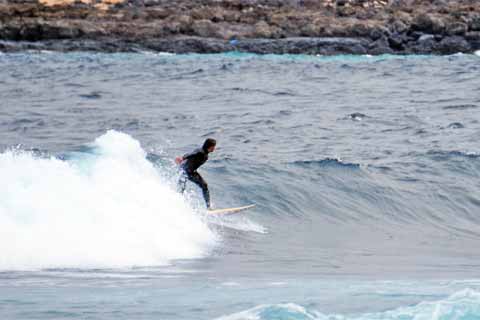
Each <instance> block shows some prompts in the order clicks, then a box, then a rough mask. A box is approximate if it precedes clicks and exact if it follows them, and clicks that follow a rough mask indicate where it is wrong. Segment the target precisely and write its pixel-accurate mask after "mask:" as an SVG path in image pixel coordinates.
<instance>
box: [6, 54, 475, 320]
mask: <svg viewBox="0 0 480 320" xmlns="http://www.w3.org/2000/svg"><path fill="white" fill-rule="evenodd" d="M0 70H1V75H0V98H1V99H0V136H1V138H2V139H1V140H0V148H1V150H2V153H1V155H0V176H1V177H2V186H1V187H0V194H1V196H0V243H1V244H0V252H2V255H1V257H0V270H2V271H1V272H0V315H2V317H1V318H4V319H75V318H78V319H215V318H219V317H222V318H221V319H358V320H360V319H362V320H363V319H398V320H400V319H402V320H403V319H439V320H440V319H442V320H450V319H462V320H470V319H480V285H479V283H480V282H479V281H478V280H476V279H478V278H479V276H480V274H479V270H480V269H479V267H480V254H479V252H478V247H479V244H480V215H479V212H480V211H479V209H480V182H479V178H480V153H479V147H478V141H479V138H480V122H479V121H480V81H479V79H478V78H479V77H478V75H479V72H480V59H479V57H478V56H475V55H454V56H447V57H433V56H406V57H394V56H380V57H352V56H339V57H329V58H327V57H310V56H256V55H244V54H242V55H240V54H226V55H184V56H174V55H155V54H110V55H106V54H91V53H71V54H57V53H22V54H3V55H0ZM207 137H214V138H216V139H217V140H218V143H219V144H218V150H217V151H216V152H215V153H214V154H213V155H212V156H211V159H210V161H209V162H208V163H207V164H206V165H205V166H204V167H202V169H201V170H200V171H201V173H202V175H203V176H204V177H205V179H206V180H207V181H208V183H209V186H210V189H211V193H212V198H213V202H214V205H215V207H218V208H223V207H229V206H238V205H243V204H249V203H255V204H257V207H256V209H254V210H251V211H249V212H247V213H245V214H239V215H238V216H231V217H224V218H211V217H207V216H205V212H204V210H203V208H202V206H201V199H200V196H199V193H198V190H196V189H195V188H193V187H192V188H189V192H188V193H187V194H186V196H185V197H182V196H180V195H179V194H177V193H176V192H175V184H176V179H177V174H178V172H177V170H176V167H175V165H174V163H173V158H174V157H175V156H176V155H181V154H183V153H186V152H188V151H191V149H193V148H195V147H197V146H199V145H200V144H201V143H202V142H203V140H204V139H205V138H207Z"/></svg>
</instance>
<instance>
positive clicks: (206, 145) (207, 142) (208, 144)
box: [203, 138, 217, 150]
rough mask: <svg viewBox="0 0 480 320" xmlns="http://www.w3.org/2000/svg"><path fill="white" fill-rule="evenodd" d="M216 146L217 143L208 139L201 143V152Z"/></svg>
mask: <svg viewBox="0 0 480 320" xmlns="http://www.w3.org/2000/svg"><path fill="white" fill-rule="evenodd" d="M216 145H217V141H216V140H215V139H212V138H208V139H207V140H205V142H204V143H203V150H208V149H210V148H211V147H214V146H216Z"/></svg>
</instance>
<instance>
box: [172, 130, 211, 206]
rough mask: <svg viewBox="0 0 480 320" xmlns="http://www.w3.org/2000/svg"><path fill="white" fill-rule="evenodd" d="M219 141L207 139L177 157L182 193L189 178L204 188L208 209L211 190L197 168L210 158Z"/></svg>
mask: <svg viewBox="0 0 480 320" xmlns="http://www.w3.org/2000/svg"><path fill="white" fill-rule="evenodd" d="M216 145H217V142H216V141H215V139H211V138H209V139H207V140H205V142H204V143H203V146H202V147H201V148H198V149H195V150H194V151H192V152H191V153H187V154H185V155H184V156H183V157H176V158H175V163H177V164H178V165H180V168H181V170H182V173H181V175H180V179H179V180H178V186H179V189H180V192H181V193H184V192H185V188H186V183H187V180H189V181H191V182H193V183H194V184H196V185H197V186H199V187H200V189H202V194H203V198H204V200H205V204H206V206H207V209H209V210H210V209H211V203H210V191H209V190H208V184H207V182H206V181H205V180H204V179H203V177H202V176H201V175H200V174H199V173H198V172H197V169H198V168H200V166H202V165H203V164H204V163H205V162H207V160H208V155H209V154H210V153H212V152H214V151H215V147H216Z"/></svg>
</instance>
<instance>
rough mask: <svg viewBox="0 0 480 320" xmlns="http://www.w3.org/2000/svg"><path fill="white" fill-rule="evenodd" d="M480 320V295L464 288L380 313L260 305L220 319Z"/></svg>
mask: <svg viewBox="0 0 480 320" xmlns="http://www.w3.org/2000/svg"><path fill="white" fill-rule="evenodd" d="M479 318H480V292H478V291H475V290H471V289H465V290H462V291H459V292H456V293H454V294H452V295H451V296H449V297H448V298H446V299H444V300H439V301H433V302H430V301H428V302H421V303H419V304H417V305H414V306H408V307H401V308H398V309H394V310H389V311H385V312H379V313H366V314H363V315H352V316H348V315H339V314H332V315H326V314H323V313H320V312H318V311H315V310H308V309H306V308H304V307H302V306H300V305H297V304H294V303H286V304H274V305H259V306H257V307H255V308H252V309H248V310H245V311H241V312H238V313H234V314H231V315H227V316H223V317H220V318H217V320H273V319H275V320H287V319H288V320H297V319H298V320H306V319H312V320H474V319H479Z"/></svg>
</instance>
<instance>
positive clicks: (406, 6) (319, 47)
mask: <svg viewBox="0 0 480 320" xmlns="http://www.w3.org/2000/svg"><path fill="white" fill-rule="evenodd" d="M84 1H89V0H84ZM24 50H53V51H98V52H139V51H158V52H171V53H219V52H228V51H239V52H251V53H260V54H268V53H276V54H282V53H289V54H322V55H335V54H372V55H376V54H452V53H457V52H463V53H471V52H475V51H477V50H480V1H474V0H463V1H461V0H458V1H457V0H453V1H443V0H435V1H424V0H337V1H333V0H324V1H322V0H310V1H309V0H305V1H301V0H283V1H282V0H263V1H262V0H223V1H218V0H217V1H215V0H178V1H173V0H127V1H121V0H105V1H104V2H101V1H95V2H80V1H75V2H74V1H62V0H43V2H42V3H40V2H37V1H17V0H0V51H3V52H15V51H24Z"/></svg>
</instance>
